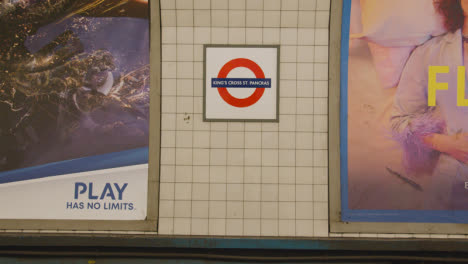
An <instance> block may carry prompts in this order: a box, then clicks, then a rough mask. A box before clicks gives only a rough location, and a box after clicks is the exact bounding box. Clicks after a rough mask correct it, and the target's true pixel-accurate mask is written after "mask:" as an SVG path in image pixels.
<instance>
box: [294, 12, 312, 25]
mask: <svg viewBox="0 0 468 264" xmlns="http://www.w3.org/2000/svg"><path fill="white" fill-rule="evenodd" d="M315 13H316V12H315V11H299V18H298V27H300V28H313V27H315Z"/></svg>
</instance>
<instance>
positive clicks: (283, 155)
mask: <svg viewBox="0 0 468 264" xmlns="http://www.w3.org/2000/svg"><path fill="white" fill-rule="evenodd" d="M295 163H296V154H295V152H294V150H292V149H280V150H279V166H294V165H295Z"/></svg>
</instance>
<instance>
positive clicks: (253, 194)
mask: <svg viewBox="0 0 468 264" xmlns="http://www.w3.org/2000/svg"><path fill="white" fill-rule="evenodd" d="M260 199H261V185H260V184H245V185H244V200H245V201H260Z"/></svg>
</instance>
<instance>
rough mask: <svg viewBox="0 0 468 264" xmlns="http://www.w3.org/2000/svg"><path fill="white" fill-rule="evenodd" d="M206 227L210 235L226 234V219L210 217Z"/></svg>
mask: <svg viewBox="0 0 468 264" xmlns="http://www.w3.org/2000/svg"><path fill="white" fill-rule="evenodd" d="M208 227H209V231H208V234H209V235H210V236H224V235H225V234H226V219H210V220H209V223H208Z"/></svg>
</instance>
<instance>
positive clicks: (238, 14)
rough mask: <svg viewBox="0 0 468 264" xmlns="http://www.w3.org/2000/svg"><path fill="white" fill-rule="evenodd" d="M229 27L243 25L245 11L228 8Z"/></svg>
mask: <svg viewBox="0 0 468 264" xmlns="http://www.w3.org/2000/svg"><path fill="white" fill-rule="evenodd" d="M229 27H245V11H241V10H229Z"/></svg>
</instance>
